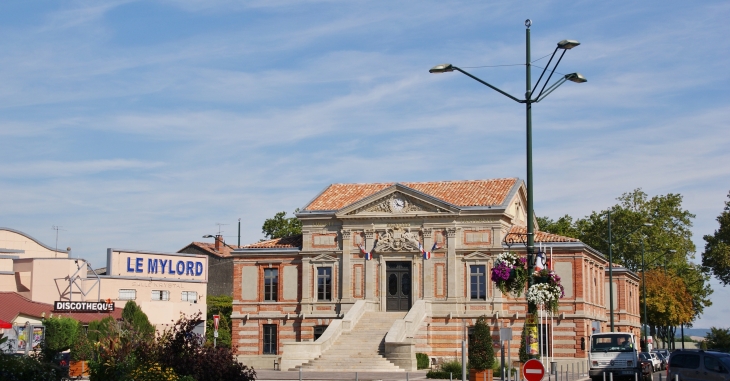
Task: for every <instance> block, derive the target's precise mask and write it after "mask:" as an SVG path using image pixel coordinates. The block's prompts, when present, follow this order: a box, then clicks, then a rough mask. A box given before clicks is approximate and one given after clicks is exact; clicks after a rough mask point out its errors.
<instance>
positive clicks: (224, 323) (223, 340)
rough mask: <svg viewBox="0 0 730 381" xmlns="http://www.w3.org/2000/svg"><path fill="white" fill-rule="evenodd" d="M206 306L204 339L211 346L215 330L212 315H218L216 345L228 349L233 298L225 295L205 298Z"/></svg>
mask: <svg viewBox="0 0 730 381" xmlns="http://www.w3.org/2000/svg"><path fill="white" fill-rule="evenodd" d="M206 304H207V305H208V312H207V319H206V323H205V324H206V331H205V338H206V342H207V343H208V344H210V345H213V332H214V330H215V327H214V323H213V315H220V319H221V320H220V322H219V323H218V339H217V340H216V345H218V346H224V347H230V346H231V331H232V328H233V327H232V322H231V313H232V312H233V298H232V297H230V296H227V295H220V296H210V295H208V296H207V297H206Z"/></svg>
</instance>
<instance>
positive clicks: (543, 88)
mask: <svg viewBox="0 0 730 381" xmlns="http://www.w3.org/2000/svg"><path fill="white" fill-rule="evenodd" d="M556 50H557V49H556ZM565 52H566V50H563V53H562V54H561V55H560V58H558V62H556V63H555V66H553V70H551V71H550V75H549V76H548V79H547V81H545V85H547V84H548V83H549V82H550V78H552V77H553V74H555V69H557V68H558V65H560V61H562V60H563V56H564V55H565ZM553 54H555V53H553ZM547 68H548V67H547V66H545V69H543V70H542V72H543V74H544V73H545V70H547ZM540 77H542V75H541V76H540ZM545 85H542V89H541V90H540V94H538V95H537V98H540V95H542V92H543V90H545ZM535 87H537V85H535Z"/></svg>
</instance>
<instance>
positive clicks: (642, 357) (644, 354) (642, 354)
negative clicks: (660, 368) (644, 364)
mask: <svg viewBox="0 0 730 381" xmlns="http://www.w3.org/2000/svg"><path fill="white" fill-rule="evenodd" d="M639 358H640V359H642V360H644V361H648V360H649V358H648V357H647V355H646V353H644V352H641V353H639Z"/></svg>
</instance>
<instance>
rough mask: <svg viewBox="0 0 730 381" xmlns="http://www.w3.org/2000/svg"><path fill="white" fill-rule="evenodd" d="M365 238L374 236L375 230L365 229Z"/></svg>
mask: <svg viewBox="0 0 730 381" xmlns="http://www.w3.org/2000/svg"><path fill="white" fill-rule="evenodd" d="M364 232H365V239H373V237H375V230H373V229H365V231H364Z"/></svg>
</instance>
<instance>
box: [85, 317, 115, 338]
mask: <svg viewBox="0 0 730 381" xmlns="http://www.w3.org/2000/svg"><path fill="white" fill-rule="evenodd" d="M113 326H116V321H115V320H114V318H113V317H111V316H107V317H105V318H103V319H101V320H93V321H90V322H89V326H88V327H87V329H86V337H87V338H88V339H89V341H91V342H92V343H97V342H99V341H100V340H101V339H102V338H104V337H107V336H109V332H110V331H111V330H112V329H113V328H112V327H113Z"/></svg>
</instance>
